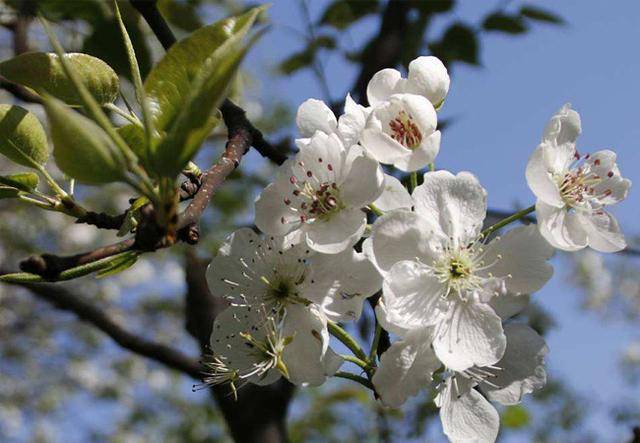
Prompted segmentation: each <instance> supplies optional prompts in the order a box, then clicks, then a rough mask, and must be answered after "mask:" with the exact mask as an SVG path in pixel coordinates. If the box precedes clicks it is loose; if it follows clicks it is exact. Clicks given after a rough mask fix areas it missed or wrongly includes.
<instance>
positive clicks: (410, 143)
mask: <svg viewBox="0 0 640 443" xmlns="http://www.w3.org/2000/svg"><path fill="white" fill-rule="evenodd" d="M389 128H390V129H391V134H390V135H391V138H393V139H394V140H395V141H397V142H398V143H400V144H401V145H402V146H404V147H406V148H409V149H415V148H417V147H418V146H420V143H421V142H422V132H420V128H418V125H417V124H416V123H415V122H414V121H413V118H412V117H411V115H409V114H407V113H406V112H405V111H400V112H398V115H396V117H395V118H394V119H393V120H391V121H390V122H389Z"/></svg>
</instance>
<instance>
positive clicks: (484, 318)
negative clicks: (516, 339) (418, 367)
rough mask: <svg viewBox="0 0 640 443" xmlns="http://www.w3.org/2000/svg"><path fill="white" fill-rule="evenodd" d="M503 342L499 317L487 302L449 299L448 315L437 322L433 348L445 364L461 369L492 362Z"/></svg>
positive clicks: (491, 363) (504, 340)
mask: <svg viewBox="0 0 640 443" xmlns="http://www.w3.org/2000/svg"><path fill="white" fill-rule="evenodd" d="M506 344H507V343H506V338H505V336H504V333H503V331H502V320H501V319H500V317H498V316H497V315H496V313H495V312H493V309H491V307H490V306H489V305H487V304H485V303H478V302H474V301H471V300H470V301H468V302H462V301H454V302H451V308H450V313H449V318H448V319H446V320H444V321H442V322H441V323H440V324H439V325H438V326H437V329H436V337H435V340H434V342H433V348H434V350H435V352H436V355H437V356H438V358H439V359H440V361H442V363H444V364H445V365H446V366H447V367H448V368H450V369H452V370H454V371H464V370H465V369H468V368H470V367H472V366H489V365H493V364H495V363H496V362H497V361H498V360H500V359H501V358H502V355H503V354H504V350H505V347H506Z"/></svg>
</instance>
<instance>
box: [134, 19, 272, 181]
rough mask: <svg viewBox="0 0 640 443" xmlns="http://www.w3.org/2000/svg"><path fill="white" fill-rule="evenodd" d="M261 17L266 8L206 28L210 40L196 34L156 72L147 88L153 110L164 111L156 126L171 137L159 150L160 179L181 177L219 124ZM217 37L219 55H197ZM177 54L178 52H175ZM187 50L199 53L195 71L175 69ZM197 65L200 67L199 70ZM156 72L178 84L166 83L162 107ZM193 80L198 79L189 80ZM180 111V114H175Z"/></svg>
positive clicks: (155, 151) (156, 158) (191, 66)
mask: <svg viewBox="0 0 640 443" xmlns="http://www.w3.org/2000/svg"><path fill="white" fill-rule="evenodd" d="M261 11H262V8H255V9H252V10H251V11H249V12H247V13H246V14H244V15H242V16H240V17H237V18H231V19H227V20H224V21H222V22H218V23H217V24H215V25H212V26H213V28H211V27H207V28H203V29H207V30H208V31H209V34H206V33H205V34H199V32H200V31H196V32H195V33H194V34H193V35H192V36H191V37H188V38H187V39H185V40H183V41H182V42H180V43H178V44H177V45H176V46H174V47H173V48H171V49H170V50H169V52H168V53H167V56H166V57H165V60H167V61H166V64H165V68H162V69H160V68H158V71H152V73H151V74H150V76H149V79H148V83H147V84H145V87H147V86H148V88H149V89H148V91H147V92H148V97H149V99H150V101H151V104H152V105H151V109H153V110H158V109H159V110H160V112H159V113H158V112H157V111H156V114H155V115H154V120H156V121H157V122H158V124H157V125H156V130H158V129H160V128H164V129H165V130H166V136H165V137H164V139H163V140H162V142H161V143H159V144H158V145H157V146H155V147H154V148H153V152H152V156H153V167H154V170H155V171H156V172H157V173H158V174H160V175H162V176H166V177H173V176H175V175H176V174H178V173H179V172H180V171H181V170H182V168H183V167H184V166H185V165H186V164H187V163H188V162H189V160H191V158H192V157H193V156H194V155H195V153H196V152H197V150H198V149H199V148H200V146H201V145H202V143H203V142H204V140H205V138H206V137H207V136H208V135H209V133H210V132H211V130H212V129H213V128H215V126H216V125H217V124H218V123H219V118H217V117H216V116H215V115H214V114H213V111H214V109H215V108H216V107H217V106H218V105H219V104H220V102H221V101H222V100H223V99H224V98H225V97H226V92H227V89H228V87H229V85H230V83H231V80H232V79H233V77H234V75H235V72H236V70H237V68H238V65H239V64H240V62H241V60H242V58H243V57H244V54H245V53H246V50H247V45H245V44H244V43H243V38H244V36H245V35H246V34H247V32H248V31H249V29H250V27H251V26H252V24H253V23H254V21H255V20H256V18H257V16H258V14H259V13H260V12H261ZM212 33H213V34H212ZM212 35H215V36H216V37H217V38H218V40H216V41H214V43H216V42H218V41H221V42H222V43H221V44H219V45H218V46H217V49H215V50H214V51H210V52H209V51H207V52H203V51H202V48H198V50H196V47H195V46H194V45H197V44H199V45H203V44H204V43H205V42H204V41H203V40H202V38H203V36H208V37H211V36H212ZM222 36H224V37H225V39H224V40H220V38H221V37H222ZM174 48H175V51H172V50H173V49H174ZM187 50H191V51H196V52H195V54H189V55H191V58H190V59H189V60H190V61H189V66H182V67H180V68H178V67H177V66H173V65H172V63H174V62H175V61H177V60H180V59H183V57H184V56H185V55H186V53H185V51H187ZM205 54H207V56H206V57H205V58H202V59H201V60H196V59H198V57H200V56H201V55H205ZM163 61H164V60H163ZM163 61H161V62H160V63H159V64H158V66H160V65H161V64H162V63H163ZM194 62H197V64H193V63H194ZM167 66H170V67H172V69H174V71H167V69H169V68H166V67H167ZM154 72H158V73H161V72H164V73H165V74H166V75H169V77H168V78H171V79H172V83H171V84H169V82H167V81H166V80H165V81H164V83H163V84H160V85H159V86H160V87H161V88H162V92H161V96H162V98H161V99H160V101H159V102H158V101H157V100H158V97H159V96H158V92H159V91H160V89H158V88H157V86H158V84H156V83H155V80H153V78H152V76H154ZM171 74H173V75H171ZM187 74H189V75H192V76H193V77H190V76H187V77H184V76H183V75H187ZM169 86H171V87H169ZM184 86H188V90H184V91H181V88H182V87H184ZM176 93H178V94H177V95H176ZM162 94H165V95H162ZM160 103H162V105H164V106H166V107H165V108H164V109H163V108H162V106H160V108H158V106H157V105H158V104H160ZM178 103H179V104H180V108H179V109H175V108H174V106H175V105H177V104H178ZM174 111H177V112H175V113H174ZM172 113H173V117H172V118H173V121H171V124H170V126H167V125H166V123H168V121H166V120H165V119H166V118H167V117H168V116H170V114H172Z"/></svg>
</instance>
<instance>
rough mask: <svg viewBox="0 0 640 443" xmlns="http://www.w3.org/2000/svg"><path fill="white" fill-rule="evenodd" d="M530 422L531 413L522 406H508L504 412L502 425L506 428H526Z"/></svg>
mask: <svg viewBox="0 0 640 443" xmlns="http://www.w3.org/2000/svg"><path fill="white" fill-rule="evenodd" d="M529 421H530V420H529V412H528V411H527V410H526V409H525V408H524V407H523V406H522V405H513V406H507V408H506V409H505V410H504V412H502V425H503V426H504V427H505V428H510V429H519V428H524V427H525V426H527V425H528V424H529Z"/></svg>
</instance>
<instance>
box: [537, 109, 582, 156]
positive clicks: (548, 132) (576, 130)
mask: <svg viewBox="0 0 640 443" xmlns="http://www.w3.org/2000/svg"><path fill="white" fill-rule="evenodd" d="M581 132H582V125H581V122H580V114H578V113H577V112H576V111H574V110H573V109H571V105H570V104H569V103H567V104H566V105H564V106H563V107H562V108H560V110H559V111H558V112H557V113H556V114H555V115H554V116H553V117H551V120H550V121H549V123H548V124H547V126H546V128H545V130H544V136H543V140H548V141H552V142H553V143H555V144H556V145H558V146H560V145H563V144H566V143H569V144H575V142H576V140H577V138H578V136H579V135H580V133H581Z"/></svg>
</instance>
